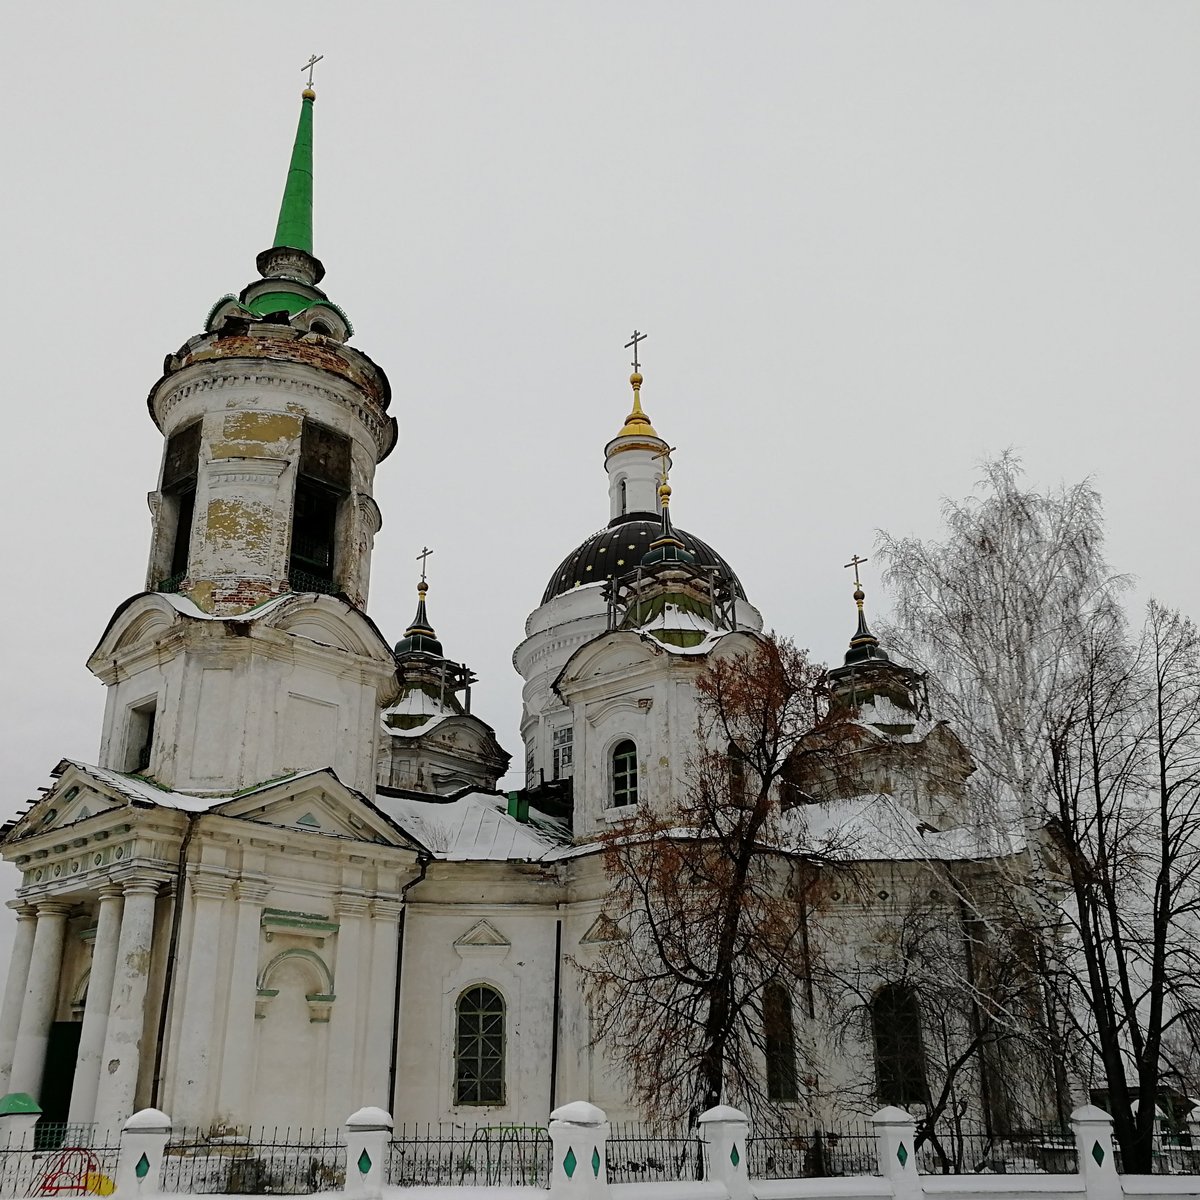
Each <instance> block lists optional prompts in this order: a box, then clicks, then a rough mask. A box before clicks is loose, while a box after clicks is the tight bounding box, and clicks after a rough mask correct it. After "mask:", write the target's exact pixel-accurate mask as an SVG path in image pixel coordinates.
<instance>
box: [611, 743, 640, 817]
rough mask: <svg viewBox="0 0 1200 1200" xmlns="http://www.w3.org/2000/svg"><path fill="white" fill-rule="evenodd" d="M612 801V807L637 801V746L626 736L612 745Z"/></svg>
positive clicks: (624, 805) (621, 806)
mask: <svg viewBox="0 0 1200 1200" xmlns="http://www.w3.org/2000/svg"><path fill="white" fill-rule="evenodd" d="M612 802H613V807H614V808H625V807H626V806H627V805H630V804H636V803H637V802H638V766H637V747H636V746H635V745H634V744H633V743H632V742H631V741H630V740H629V739H628V738H626V739H625V740H624V741H622V742H618V743H617V744H616V745H615V746H614V747H613V752H612Z"/></svg>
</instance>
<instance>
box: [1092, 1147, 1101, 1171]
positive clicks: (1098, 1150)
mask: <svg viewBox="0 0 1200 1200" xmlns="http://www.w3.org/2000/svg"><path fill="white" fill-rule="evenodd" d="M1092 1157H1093V1158H1094V1159H1095V1160H1096V1166H1098V1167H1102V1166H1104V1147H1103V1146H1102V1145H1100V1143H1099V1142H1093V1143H1092Z"/></svg>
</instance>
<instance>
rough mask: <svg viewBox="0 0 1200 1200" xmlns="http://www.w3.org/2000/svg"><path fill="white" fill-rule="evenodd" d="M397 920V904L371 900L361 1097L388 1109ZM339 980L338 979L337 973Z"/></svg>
mask: <svg viewBox="0 0 1200 1200" xmlns="http://www.w3.org/2000/svg"><path fill="white" fill-rule="evenodd" d="M399 920H400V904H399V902H398V901H396V900H383V899H377V900H372V901H371V985H370V986H371V991H370V994H369V995H368V997H367V1041H366V1053H365V1054H364V1055H363V1060H364V1061H363V1079H362V1098H363V1101H364V1103H365V1104H367V1105H372V1106H378V1107H380V1108H383V1109H386V1108H387V1107H388V1077H389V1073H390V1067H391V1053H392V1022H393V1021H394V1020H395V1016H396V937H397V934H398V932H399V930H398V923H399ZM338 978H339V979H340V978H341V973H340V972H339V973H338ZM339 986H340V985H339ZM335 1007H336V1005H335Z"/></svg>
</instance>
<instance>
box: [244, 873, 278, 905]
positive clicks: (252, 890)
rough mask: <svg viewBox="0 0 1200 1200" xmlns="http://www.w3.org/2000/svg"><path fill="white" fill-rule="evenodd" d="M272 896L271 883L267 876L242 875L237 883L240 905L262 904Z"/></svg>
mask: <svg viewBox="0 0 1200 1200" xmlns="http://www.w3.org/2000/svg"><path fill="white" fill-rule="evenodd" d="M270 894H271V881H270V880H269V879H268V878H267V877H266V876H265V875H242V876H240V877H239V878H238V881H237V901H238V903H239V904H261V903H262V902H263V901H264V900H265V899H266V898H267V897H268V896H269V895H270Z"/></svg>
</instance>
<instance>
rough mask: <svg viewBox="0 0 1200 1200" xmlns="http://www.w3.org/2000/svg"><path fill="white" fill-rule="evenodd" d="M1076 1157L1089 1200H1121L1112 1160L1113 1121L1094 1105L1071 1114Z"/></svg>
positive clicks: (1113, 1159)
mask: <svg viewBox="0 0 1200 1200" xmlns="http://www.w3.org/2000/svg"><path fill="white" fill-rule="evenodd" d="M1071 1128H1072V1129H1073V1130H1074V1131H1075V1156H1076V1158H1077V1159H1078V1170H1079V1174H1080V1175H1082V1176H1083V1186H1084V1187H1085V1188H1086V1189H1087V1195H1088V1200H1121V1195H1122V1190H1121V1177H1120V1176H1119V1175H1118V1174H1117V1162H1116V1159H1115V1158H1114V1157H1113V1144H1112V1117H1110V1116H1109V1115H1108V1113H1106V1112H1105V1111H1104V1109H1102V1108H1097V1107H1096V1106H1095V1105H1094V1104H1085V1105H1084V1106H1083V1107H1082V1108H1077V1109H1076V1110H1075V1111H1074V1112H1073V1113H1072V1114H1071Z"/></svg>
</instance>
